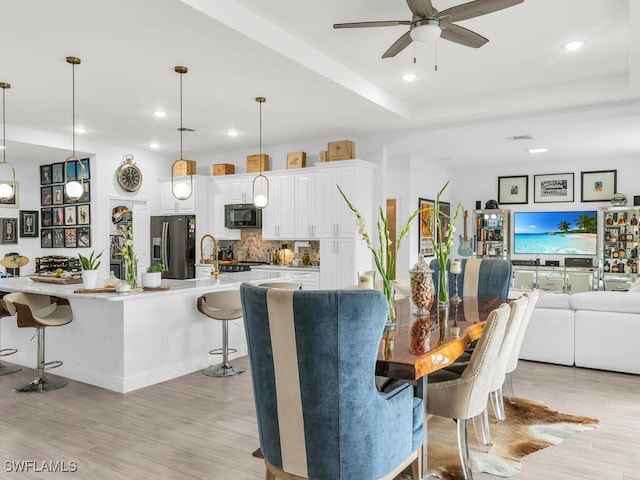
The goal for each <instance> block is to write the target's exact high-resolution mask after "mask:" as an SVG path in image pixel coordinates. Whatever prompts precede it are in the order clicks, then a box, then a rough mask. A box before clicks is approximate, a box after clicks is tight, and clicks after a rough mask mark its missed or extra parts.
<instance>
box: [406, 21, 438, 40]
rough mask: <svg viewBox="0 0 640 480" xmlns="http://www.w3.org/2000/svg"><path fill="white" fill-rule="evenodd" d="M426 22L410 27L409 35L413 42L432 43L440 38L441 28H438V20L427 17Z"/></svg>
mask: <svg viewBox="0 0 640 480" xmlns="http://www.w3.org/2000/svg"><path fill="white" fill-rule="evenodd" d="M426 22H428V23H425V24H423V25H418V26H417V27H414V28H412V29H411V33H410V35H411V39H412V40H413V41H414V42H420V43H433V42H435V41H436V40H438V38H440V34H441V33H442V29H441V28H440V25H439V24H438V21H437V20H429V19H427V20H426Z"/></svg>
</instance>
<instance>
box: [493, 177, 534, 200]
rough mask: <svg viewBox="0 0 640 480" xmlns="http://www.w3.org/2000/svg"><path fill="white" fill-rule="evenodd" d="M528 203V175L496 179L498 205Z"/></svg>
mask: <svg viewBox="0 0 640 480" xmlns="http://www.w3.org/2000/svg"><path fill="white" fill-rule="evenodd" d="M526 203H529V175H513V176H510V177H498V204H500V205H516V204H526Z"/></svg>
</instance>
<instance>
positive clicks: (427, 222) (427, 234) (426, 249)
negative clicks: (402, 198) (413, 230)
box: [418, 198, 436, 257]
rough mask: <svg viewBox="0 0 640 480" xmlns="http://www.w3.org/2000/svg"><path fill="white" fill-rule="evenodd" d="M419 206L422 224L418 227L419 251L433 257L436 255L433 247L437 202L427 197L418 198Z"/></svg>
mask: <svg viewBox="0 0 640 480" xmlns="http://www.w3.org/2000/svg"><path fill="white" fill-rule="evenodd" d="M418 207H420V210H421V212H420V214H419V215H418V217H419V221H420V225H419V228H418V233H419V235H420V238H419V242H418V245H419V248H420V249H419V252H420V253H421V254H422V255H426V256H428V257H432V256H433V255H435V251H434V248H433V239H434V234H435V230H436V217H435V202H434V201H433V200H428V199H426V198H420V199H419V200H418Z"/></svg>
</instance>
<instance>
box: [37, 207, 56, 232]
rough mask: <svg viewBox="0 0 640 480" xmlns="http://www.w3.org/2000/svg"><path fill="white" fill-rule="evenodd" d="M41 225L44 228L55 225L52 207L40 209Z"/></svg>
mask: <svg viewBox="0 0 640 480" xmlns="http://www.w3.org/2000/svg"><path fill="white" fill-rule="evenodd" d="M40 226H41V227H42V228H46V227H52V226H53V215H52V213H51V209H50V208H41V209H40Z"/></svg>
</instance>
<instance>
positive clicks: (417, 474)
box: [411, 446, 424, 480]
mask: <svg viewBox="0 0 640 480" xmlns="http://www.w3.org/2000/svg"><path fill="white" fill-rule="evenodd" d="M423 448H424V446H422V447H420V448H419V449H418V456H417V457H416V459H415V460H414V461H413V462H412V463H411V475H412V476H413V480H422V475H421V473H422V449H423Z"/></svg>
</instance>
